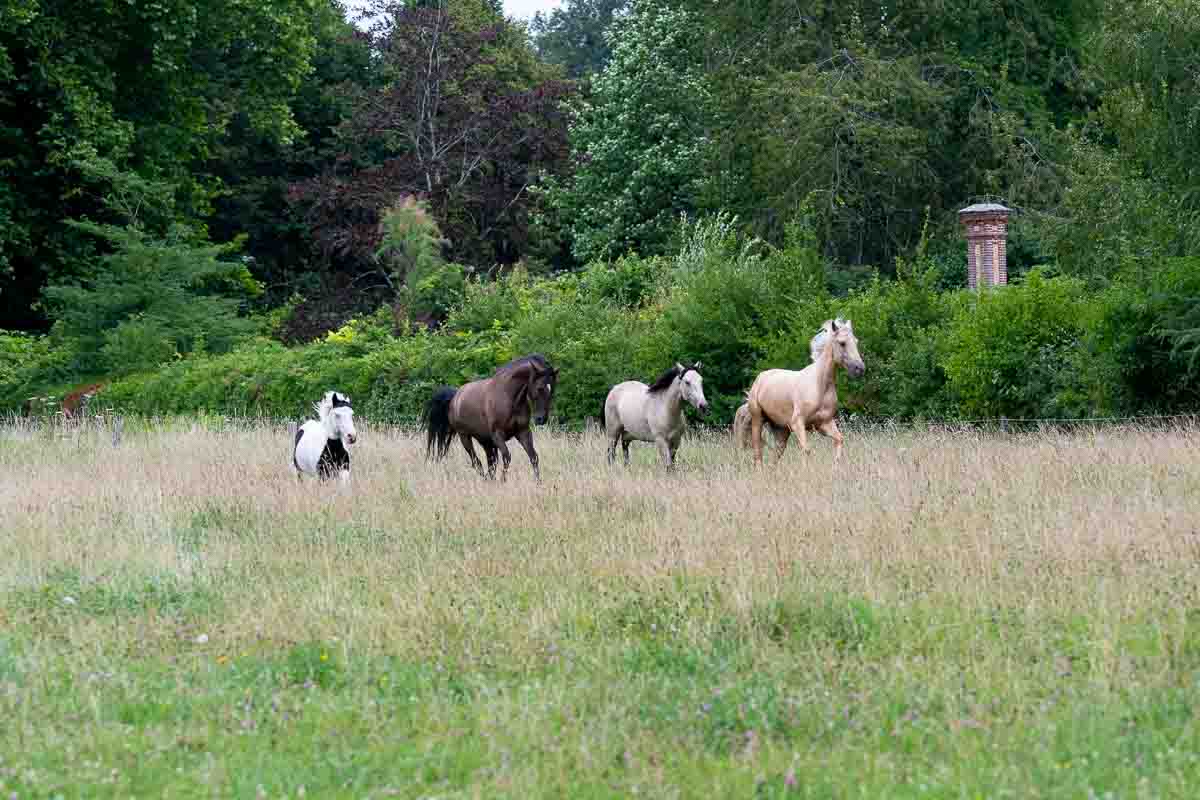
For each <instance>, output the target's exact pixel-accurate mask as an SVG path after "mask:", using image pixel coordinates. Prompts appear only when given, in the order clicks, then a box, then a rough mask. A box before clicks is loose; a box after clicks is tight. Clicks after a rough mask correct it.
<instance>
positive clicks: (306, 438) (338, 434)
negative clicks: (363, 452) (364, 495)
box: [292, 392, 358, 482]
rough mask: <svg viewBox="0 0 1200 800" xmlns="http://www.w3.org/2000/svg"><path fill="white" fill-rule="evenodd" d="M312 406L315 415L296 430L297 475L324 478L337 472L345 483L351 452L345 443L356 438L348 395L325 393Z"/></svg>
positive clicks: (293, 463) (347, 477)
mask: <svg viewBox="0 0 1200 800" xmlns="http://www.w3.org/2000/svg"><path fill="white" fill-rule="evenodd" d="M313 408H314V409H315V410H316V412H317V418H316V419H315V420H313V419H310V420H309V421H308V422H306V423H304V424H303V425H301V426H300V430H298V431H296V444H295V447H294V449H293V450H292V466H293V467H295V468H296V477H297V478H300V477H302V476H303V475H305V474H308V475H316V476H317V477H319V478H320V479H321V480H327V479H329V478H332V477H333V476H334V475H337V476H338V477H339V478H340V479H341V480H342V481H343V482H344V481H346V480H348V479H349V478H350V451H349V450H347V449H346V445H351V444H354V442H355V441H356V440H357V439H358V434H357V433H356V432H355V430H354V409H353V408H351V407H350V398H349V397H347V396H346V395H344V394H341V393H340V392H326V393H325V396H324V397H322V398H321V400H320V402H318V403H314V404H313Z"/></svg>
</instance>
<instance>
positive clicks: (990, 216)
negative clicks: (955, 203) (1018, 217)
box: [958, 203, 1012, 289]
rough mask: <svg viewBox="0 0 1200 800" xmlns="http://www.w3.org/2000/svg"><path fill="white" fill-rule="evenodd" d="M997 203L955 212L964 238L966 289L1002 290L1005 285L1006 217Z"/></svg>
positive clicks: (978, 204) (980, 204)
mask: <svg viewBox="0 0 1200 800" xmlns="http://www.w3.org/2000/svg"><path fill="white" fill-rule="evenodd" d="M1011 213H1012V209H1011V208H1006V207H1004V206H1002V205H1000V204H999V203H976V204H975V205H973V206H967V207H966V208H964V209H963V210H961V211H959V212H958V221H959V222H961V223H962V225H963V230H964V232H965V233H966V236H967V285H968V286H970V287H971V288H972V289H979V288H980V287H982V286H1003V285H1005V284H1006V283H1008V246H1007V243H1008V215H1009V214H1011Z"/></svg>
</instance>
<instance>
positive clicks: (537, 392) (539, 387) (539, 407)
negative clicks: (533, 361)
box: [529, 364, 558, 425]
mask: <svg viewBox="0 0 1200 800" xmlns="http://www.w3.org/2000/svg"><path fill="white" fill-rule="evenodd" d="M557 385H558V370H556V369H555V368H554V367H551V366H550V365H549V364H547V365H546V366H545V367H538V366H534V368H533V375H532V376H531V377H530V379H529V402H530V404H531V405H532V406H533V421H534V422H536V423H537V424H538V425H545V424H546V421H547V420H548V419H550V404H551V403H553V402H554V388H555V387H556V386H557Z"/></svg>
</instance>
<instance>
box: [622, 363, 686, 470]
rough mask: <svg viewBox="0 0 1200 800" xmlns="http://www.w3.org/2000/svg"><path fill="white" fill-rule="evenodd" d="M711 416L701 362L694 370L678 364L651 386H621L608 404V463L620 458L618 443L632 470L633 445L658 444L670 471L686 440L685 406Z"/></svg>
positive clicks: (629, 382)
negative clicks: (689, 405) (631, 444)
mask: <svg viewBox="0 0 1200 800" xmlns="http://www.w3.org/2000/svg"><path fill="white" fill-rule="evenodd" d="M685 400H686V401H687V402H688V403H691V404H692V406H693V407H694V408H695V409H696V410H697V411H699V412H700V413H701V414H706V413H708V401H707V400H705V399H704V378H703V377H701V375H700V362H699V361H697V362H696V363H695V364H693V365H692V366H690V367H685V366H683V365H682V364H678V363H676V364H675V366H673V367H671V368H670V369H668V370H667V371H666V372H664V373H663V374H662V375H659V376H658V380H656V381H654V383H652V384H651V385H649V386H647V385H646V384H644V383H642V382H641V381H625V382H624V383H618V384H617V385H616V386H614V387H612V389H610V390H609V392H608V397H606V398H605V400H604V430H605V433H606V435H607V436H608V463H609V464H612V463H613V462H614V461H616V458H617V442H618V441H620V442H621V447H622V449H624V451H625V466H629V443H630V442H633V441H639V442H654V443H655V444H657V445H658V452H659V454H660V455H661V456H662V461H663V464H664V465H666V467H667V469H671V468H673V467H674V466H675V453H676V451H677V450H678V449H679V440H680V439H681V438H683V428H684V418H683V403H684V401H685Z"/></svg>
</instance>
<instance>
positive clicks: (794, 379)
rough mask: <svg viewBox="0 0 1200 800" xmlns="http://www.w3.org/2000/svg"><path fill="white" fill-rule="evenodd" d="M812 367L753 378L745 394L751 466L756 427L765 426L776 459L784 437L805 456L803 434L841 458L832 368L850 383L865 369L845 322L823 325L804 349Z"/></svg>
mask: <svg viewBox="0 0 1200 800" xmlns="http://www.w3.org/2000/svg"><path fill="white" fill-rule="evenodd" d="M809 351H810V353H811V355H812V361H813V363H811V364H809V365H808V366H807V367H805V368H804V369H802V370H800V371H799V372H795V371H792V370H787V369H769V370H767V371H766V372H761V373H759V375H758V377H757V378H755V379H754V385H753V386H751V387H750V391H749V392H747V393H746V400H747V403H746V405H747V407H748V410H749V413H750V439H751V442H752V443H753V445H754V460H755V461H756V462H757V463H759V464H761V463H762V427H763V423H764V422H768V421H769V422H770V423H771V425H772V427H773V428H774V432H775V444H776V452H777V455H776V458H779V457H780V456H782V455H783V451H784V448H786V447H787V443H788V437H789V436H790V435H791V434H793V433H794V434H796V438H798V439H799V440H800V447H801V448H803V450H804V451H805V452H808V436H807V431H809V430H816V431H820V432H821V433H823V434H825V435H826V436H828V437H830V438H831V439H833V461H834V463H835V464H836V463H837V461H838V459H839V458H840V457H841V455H842V433H841V431H839V430H838V426H837V421H836V417H837V382H836V381H835V380H834V379H835V377H836V375H835V372H836V370H837V367H838V365H841V366H842V368H843V369H845V370H846V371H847V372H849V373H850V374H851V375H853V376H854V377H856V378H857V377H859V376H861V375H862V374H863V373H864V372H866V370H867V368H866V366H865V365H864V364H863V360H862V356H860V355H859V354H858V339H855V338H854V329H853V328H852V327H851V325H850V320H843V319H831V320H826V321H825V324H824V325H822V326H821V330H820V331H818V332H817V335H816V336H814V337H813V338H812V341H811V342H810V343H809Z"/></svg>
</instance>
